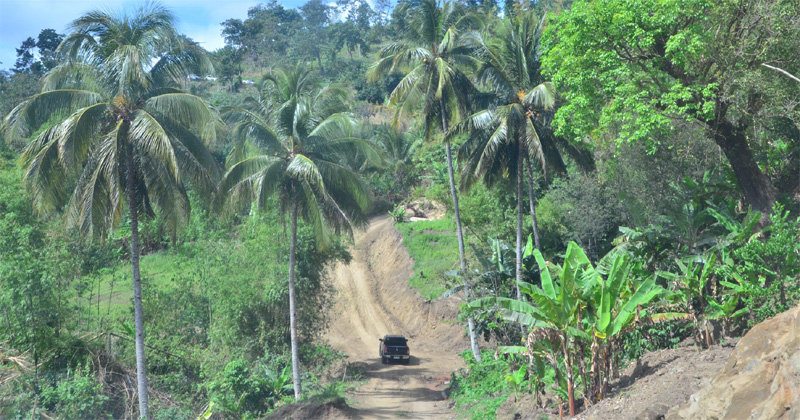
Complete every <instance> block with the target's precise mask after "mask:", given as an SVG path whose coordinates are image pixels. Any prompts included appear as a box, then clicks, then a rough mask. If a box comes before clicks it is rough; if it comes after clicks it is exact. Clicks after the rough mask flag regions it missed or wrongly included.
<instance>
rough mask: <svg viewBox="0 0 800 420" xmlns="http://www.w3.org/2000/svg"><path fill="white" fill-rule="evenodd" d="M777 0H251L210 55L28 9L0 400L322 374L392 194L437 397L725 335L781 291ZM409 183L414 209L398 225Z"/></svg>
mask: <svg viewBox="0 0 800 420" xmlns="http://www.w3.org/2000/svg"><path fill="white" fill-rule="evenodd" d="M798 16H800V5H799V4H798V3H797V1H795V0H680V1H674V0H669V1H667V0H663V1H662V0H657V1H645V2H642V1H636V0H580V1H574V2H573V1H566V0H564V1H561V0H538V1H537V0H530V1H516V0H507V1H503V2H498V1H494V0H486V1H477V0H476V1H473V0H465V1H456V0H399V1H398V2H397V3H396V4H395V3H394V2H391V1H389V0H377V1H374V2H368V1H365V0H339V1H337V2H336V3H324V2H322V1H321V0H309V1H308V2H306V3H305V4H303V5H301V6H299V7H297V8H289V7H287V6H285V5H283V4H281V3H279V2H278V1H275V0H271V1H270V2H267V3H259V4H254V5H253V6H252V7H251V8H250V9H249V10H248V13H247V17H246V18H245V19H234V18H230V19H225V17H220V22H219V24H220V27H219V28H220V34H221V36H222V37H223V38H224V40H225V46H224V47H223V48H220V49H218V50H216V51H205V50H204V49H203V48H201V47H200V45H198V44H197V43H196V42H194V41H193V40H192V39H190V38H188V37H186V36H185V35H182V34H180V33H178V31H177V30H176V28H175V19H176V18H180V16H174V15H173V14H172V13H171V12H170V11H169V10H168V9H167V8H165V7H163V6H161V5H159V4H156V3H146V4H143V5H141V6H139V7H138V8H133V9H130V10H126V11H121V12H119V13H116V14H115V13H109V12H105V11H89V12H81V11H76V12H75V16H74V19H75V20H74V21H73V22H72V24H71V25H70V26H69V28H68V31H66V33H64V34H59V33H57V32H56V31H55V30H53V29H49V28H42V29H41V30H40V32H39V33H38V34H36V33H31V34H30V37H29V38H27V39H26V40H25V41H24V42H22V44H21V45H20V46H19V48H17V50H16V51H17V60H16V62H15V63H14V65H13V68H11V69H10V70H9V71H2V73H0V117H2V126H1V127H0V418H9V419H12V418H13V419H17V418H19V419H22V418H48V419H49V418H64V419H70V418H153V419H194V418H198V415H200V416H201V417H199V418H210V417H211V416H213V417H212V418H224V419H238V418H265V417H266V416H268V415H269V413H271V412H272V411H273V410H274V409H276V408H277V407H280V406H282V405H285V404H290V403H293V402H295V401H301V400H302V401H310V400H314V399H315V398H316V399H319V398H322V399H324V398H330V397H331V395H338V394H342V393H344V392H345V391H346V390H347V389H349V388H348V387H353V386H357V384H356V383H355V382H349V381H348V380H346V379H345V378H344V377H339V378H332V377H331V376H330V366H331V364H332V363H333V362H334V361H338V360H342V359H343V357H344V355H343V354H341V353H340V352H337V351H336V350H334V349H332V348H331V347H330V346H329V345H327V344H326V343H325V342H324V340H322V336H323V333H324V331H325V330H326V328H327V325H326V322H327V319H328V318H329V317H328V311H329V310H330V308H331V304H332V303H331V302H332V301H333V296H334V294H335V290H333V289H332V286H331V283H330V273H329V271H328V270H327V268H328V267H329V266H330V265H331V264H334V263H336V262H342V261H345V262H346V261H349V260H350V258H351V254H350V248H349V246H350V245H351V244H352V238H353V235H354V232H355V233H357V232H358V231H359V229H361V228H363V227H364V226H366V225H367V224H368V223H369V218H370V217H372V216H376V215H382V216H384V217H386V216H387V213H388V217H390V218H391V219H393V221H394V223H395V224H396V225H397V226H398V227H399V228H400V229H401V230H402V231H403V232H404V235H405V240H406V245H407V246H408V247H409V252H411V254H412V257H413V258H414V259H415V264H416V265H417V266H418V267H419V269H417V268H416V267H417V266H415V270H414V271H415V273H416V272H418V273H419V277H420V278H412V279H411V280H410V282H411V284H412V285H414V287H417V288H418V289H419V290H420V293H422V294H423V296H424V297H425V298H426V299H429V300H433V301H436V300H438V299H440V298H443V297H447V296H451V295H456V296H458V297H459V299H462V303H463V304H462V305H461V309H460V310H461V315H462V317H461V318H460V319H459V320H455V319H454V321H453V322H461V321H463V324H464V328H463V329H464V334H465V335H466V336H469V339H470V344H471V346H470V347H471V348H468V347H466V346H465V348H464V349H463V350H471V351H466V352H465V353H463V355H464V357H465V360H467V361H468V363H470V366H471V368H472V369H473V371H474V372H481V373H480V374H477V373H476V374H475V375H473V376H472V377H470V376H469V375H468V374H467V375H466V376H465V375H464V374H463V373H460V374H454V376H453V378H454V379H453V380H454V383H460V384H462V385H461V388H456V390H455V391H454V394H453V398H454V399H456V401H457V404H456V410H459V413H460V414H459V415H464V416H467V415H469V416H473V417H474V418H487V417H488V418H493V412H492V410H496V408H497V405H499V402H497V401H499V400H500V399H501V397H507V396H508V395H510V394H511V393H512V392H513V394H514V395H515V396H516V394H517V392H518V391H519V390H520V389H523V388H524V389H526V390H527V392H529V393H534V394H535V395H536V396H537V398H536V401H537V404H539V405H542V406H544V405H546V404H548V402H547V401H545V400H543V399H540V398H539V396H540V393H542V392H551V391H553V392H552V395H553V396H552V397H551V399H550V400H549V401H550V403H551V404H556V405H557V407H558V409H559V410H561V411H562V412H563V413H566V412H569V414H570V415H575V413H576V412H577V411H579V410H582V409H585V408H586V407H588V406H591V405H592V404H595V403H597V402H598V401H600V400H601V399H603V398H604V397H605V396H606V395H607V393H608V383H609V382H608V381H609V378H613V377H615V376H618V375H619V365H620V364H624V363H626V362H628V361H631V360H634V359H636V358H637V357H639V356H640V355H641V354H642V353H643V352H645V351H649V350H654V349H658V348H665V347H669V346H673V345H675V343H676V342H678V341H680V340H683V339H686V338H691V339H694V342H695V343H696V345H697V346H699V347H708V346H710V345H712V344H713V343H714V342H716V341H719V340H720V339H722V338H724V337H727V336H732V335H736V334H742V333H744V332H745V331H746V330H747V329H748V328H749V327H751V326H752V325H754V324H755V323H757V322H760V321H762V320H764V319H765V318H767V317H770V316H773V315H775V314H777V313H779V312H781V311H784V310H786V309H788V308H790V307H792V306H795V305H797V304H798V302H799V301H800V292H799V291H800V287H798V286H800V284H798V283H800V277H799V276H800V222H798V214H800V79H798V77H800V58H798V57H800V19H798ZM420 203H425V205H429V204H430V203H433V204H430V205H432V206H440V207H443V208H444V209H445V210H446V215H445V216H444V218H443V219H442V220H440V221H436V222H435V224H434V226H436V228H430V229H419V230H415V229H413V228H410V227H403V226H408V225H406V224H405V222H406V221H407V220H408V219H409V217H410V216H413V215H414V214H412V212H414V210H413V209H415V208H419V206H421V205H422V204H420ZM432 232H433V233H437V234H444V235H445V236H448V237H452V241H443V242H438V240H437V241H433V240H430V239H429V236H425V235H431V234H432ZM415 235H416V236H415ZM423 238H428V239H423ZM445 244H447V245H445ZM443 248H445V249H443ZM437 260H440V261H437ZM423 267H424V268H423ZM423 271H425V272H426V273H427V275H426V276H425V277H424V279H423ZM415 276H417V275H416V274H415ZM645 325H646V326H645ZM492 354H500V355H502V356H501V358H500V359H499V360H492V359H493V357H491V355H492ZM486 356H489V357H486ZM459 375H460V376H459ZM506 375H508V376H506ZM356 381H357V379H356ZM469 381H474V382H472V386H471V388H474V390H486V389H490V388H491V389H493V390H494V391H491V397H490V398H489V397H487V398H486V399H485V400H484V401H482V402H481V403H480V404H478V405H476V406H472V405H470V406H469V408H463V406H462V404H461V403H460V402H459V401H460V400H459V399H458V398H462V397H463V398H473V399H474V398H475V395H477V394H475V395H473V394H470V392H477V391H474V390H473V391H470V386H468V385H465V384H468V383H470V382H469ZM492 381H494V382H492ZM523 384H524V385H523ZM492 387H494V388H492ZM486 392H487V393H488V391H486ZM496 402H497V403H496ZM492 404H494V405H492ZM476 407H477V408H476ZM480 410H486V411H485V412H482V411H480ZM476 413H477V414H476ZM202 416H206V417H202Z"/></svg>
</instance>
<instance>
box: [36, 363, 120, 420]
mask: <svg viewBox="0 0 800 420" xmlns="http://www.w3.org/2000/svg"><path fill="white" fill-rule="evenodd" d="M109 400H110V399H109V397H108V396H106V395H103V384H102V383H99V382H97V381H96V380H95V378H94V377H93V376H92V373H91V371H90V369H89V365H86V366H85V367H83V368H79V369H76V370H75V371H70V372H68V373H67V378H65V379H64V380H61V381H59V382H57V383H56V384H55V385H53V386H48V387H45V388H44V389H43V390H42V393H41V401H42V405H44V406H45V407H46V408H47V409H48V410H50V411H53V412H54V413H57V414H58V416H59V417H60V418H64V419H102V418H111V415H110V414H107V412H108V410H107V404H108V402H109Z"/></svg>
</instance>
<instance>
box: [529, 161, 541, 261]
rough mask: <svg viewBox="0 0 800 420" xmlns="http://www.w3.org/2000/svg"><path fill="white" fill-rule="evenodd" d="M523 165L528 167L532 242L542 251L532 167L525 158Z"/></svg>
mask: <svg viewBox="0 0 800 420" xmlns="http://www.w3.org/2000/svg"><path fill="white" fill-rule="evenodd" d="M525 166H527V169H528V200H529V201H530V207H531V225H532V229H533V243H534V245H535V246H536V249H538V250H539V252H542V245H541V242H539V222H538V221H537V220H536V199H534V198H533V169H532V168H531V161H530V159H528V158H527V157H526V158H525Z"/></svg>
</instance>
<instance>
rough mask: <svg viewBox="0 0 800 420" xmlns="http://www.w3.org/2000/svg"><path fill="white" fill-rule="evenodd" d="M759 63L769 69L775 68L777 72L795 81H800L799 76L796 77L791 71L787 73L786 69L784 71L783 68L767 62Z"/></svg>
mask: <svg viewBox="0 0 800 420" xmlns="http://www.w3.org/2000/svg"><path fill="white" fill-rule="evenodd" d="M761 65H762V66H764V67H766V68H768V69H770V70H775V71H777V72H778V73H783V74H784V75H786V76H788V77H789V78H790V79H792V80H794V81H795V82H797V83H800V78H798V77H797V76H794V75H792V74H791V73H789V72H788V71H786V70H784V69H780V68H778V67H773V66H770V65H769V64H767V63H761Z"/></svg>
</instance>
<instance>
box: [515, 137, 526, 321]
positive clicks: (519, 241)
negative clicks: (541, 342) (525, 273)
mask: <svg viewBox="0 0 800 420" xmlns="http://www.w3.org/2000/svg"><path fill="white" fill-rule="evenodd" d="M524 152H525V146H523V144H522V142H521V141H518V142H517V262H516V269H517V276H516V279H517V281H516V283H515V284H514V287H516V289H517V300H522V292H520V290H519V284H520V283H521V282H522V247H523V245H522V207H523V204H522V202H523V199H522V197H523V194H522V186H523V185H524V184H525V180H524V179H523V173H522V172H523V166H522V161H523V159H524V158H523V157H522V156H523V153H524ZM522 333H523V337H524V336H525V331H524V330H523V332H522Z"/></svg>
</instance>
